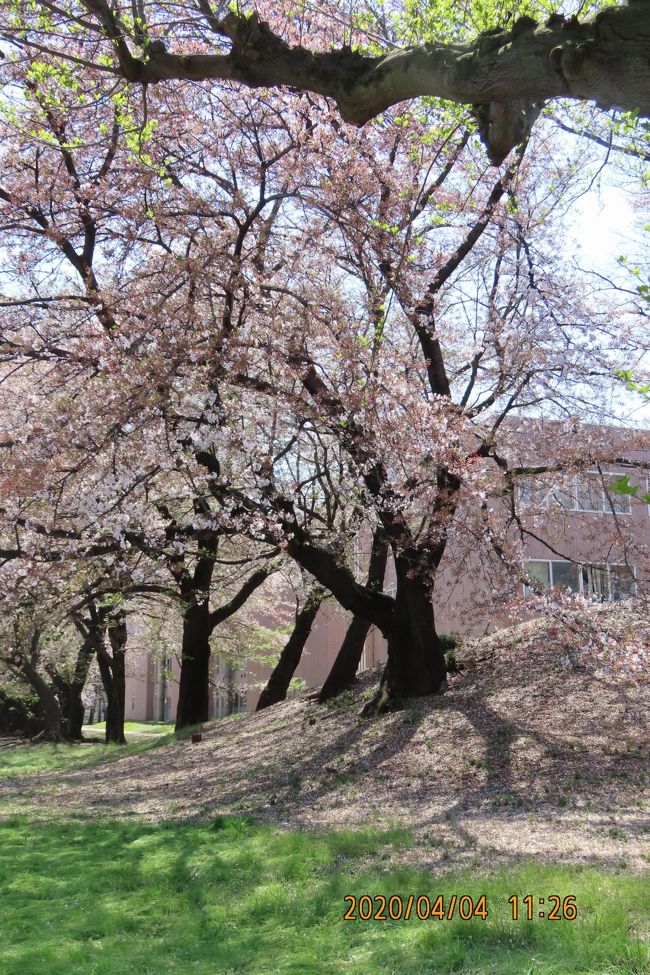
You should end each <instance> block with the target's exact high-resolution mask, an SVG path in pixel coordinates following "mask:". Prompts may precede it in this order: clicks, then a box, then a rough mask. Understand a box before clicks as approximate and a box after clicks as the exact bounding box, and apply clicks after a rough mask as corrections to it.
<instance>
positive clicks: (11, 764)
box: [0, 734, 174, 971]
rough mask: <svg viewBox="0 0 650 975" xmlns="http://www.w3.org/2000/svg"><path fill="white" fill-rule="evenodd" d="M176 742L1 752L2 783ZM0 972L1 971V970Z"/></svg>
mask: <svg viewBox="0 0 650 975" xmlns="http://www.w3.org/2000/svg"><path fill="white" fill-rule="evenodd" d="M173 740H174V735H173V734H170V735H164V736H163V735H159V736H154V735H152V736H151V740H150V741H146V740H145V741H137V742H130V743H129V744H127V745H105V744H103V743H102V742H92V743H85V744H84V743H82V744H78V745H71V744H65V743H64V744H61V745H49V744H40V743H39V744H37V745H28V744H25V745H17V746H12V747H4V748H0V779H6V778H14V777H20V776H23V775H34V774H36V773H38V772H52V771H55V770H57V769H75V768H85V767H87V766H89V765H97V764H99V763H101V762H107V761H112V760H114V759H116V758H122V757H123V756H124V755H136V754H138V753H139V752H144V751H148V750H149V749H150V748H156V747H158V746H160V745H164V744H167V743H168V742H170V741H173ZM0 971H1V970H0Z"/></svg>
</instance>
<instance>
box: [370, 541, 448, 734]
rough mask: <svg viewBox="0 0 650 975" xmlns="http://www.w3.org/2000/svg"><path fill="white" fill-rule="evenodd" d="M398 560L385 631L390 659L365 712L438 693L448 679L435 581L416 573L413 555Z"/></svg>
mask: <svg viewBox="0 0 650 975" xmlns="http://www.w3.org/2000/svg"><path fill="white" fill-rule="evenodd" d="M395 563H396V573H397V591H396V594H395V613H394V618H393V620H392V621H391V624H390V626H389V627H387V628H386V630H385V631H384V636H385V637H386V639H387V641H388V662H387V663H386V667H385V668H384V673H383V675H382V678H381V684H380V686H379V690H378V692H377V694H376V695H375V697H374V698H373V699H372V701H370V702H369V703H368V705H366V707H365V708H364V710H363V712H362V713H363V714H364V715H368V714H379V713H380V712H381V711H383V710H384V709H385V708H386V707H387V706H396V705H397V706H398V705H399V704H400V703H401V702H402V701H403V700H404V699H405V698H409V697H421V696H424V695H426V694H435V693H436V692H438V691H439V690H440V689H441V688H442V687H443V685H444V683H445V680H446V675H447V667H446V664H445V655H444V653H443V650H442V647H441V645H440V642H439V640H438V634H437V633H436V627H435V620H434V614H433V603H432V600H431V596H432V591H431V584H430V583H429V582H428V581H426V580H424V579H422V578H421V577H420V576H417V575H413V574H412V572H413V570H412V564H411V563H412V560H411V559H410V558H408V557H405V556H402V557H399V556H398V558H397V559H396V560H395Z"/></svg>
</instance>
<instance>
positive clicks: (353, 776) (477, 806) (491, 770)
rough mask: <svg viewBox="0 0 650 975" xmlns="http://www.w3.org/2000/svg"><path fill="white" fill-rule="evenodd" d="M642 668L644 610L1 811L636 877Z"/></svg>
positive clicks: (94, 774)
mask: <svg viewBox="0 0 650 975" xmlns="http://www.w3.org/2000/svg"><path fill="white" fill-rule="evenodd" d="M649 651H650V623H649V622H648V619H647V616H645V614H644V613H642V612H641V611H639V610H638V608H637V609H635V610H634V611H632V610H631V609H629V608H628V607H623V606H621V607H616V608H614V609H612V608H608V609H607V610H605V609H597V610H590V611H587V612H583V613H582V614H580V613H577V614H576V613H573V614H572V613H564V614H562V618H561V619H560V620H559V621H558V619H557V618H556V619H555V620H554V621H553V622H549V621H548V620H537V621H533V622H532V623H525V624H521V625H520V626H518V627H514V628H512V629H510V630H507V631H501V632H500V633H497V634H494V635H493V636H491V637H489V638H483V639H482V640H480V641H474V642H472V643H468V644H466V645H465V646H464V648H463V649H462V651H461V652H460V653H459V660H461V661H465V664H466V669H464V670H463V671H461V672H460V673H458V674H454V675H451V677H450V682H449V687H448V689H447V690H446V692H445V693H444V694H441V695H439V696H436V697H434V698H422V699H417V700H414V701H412V702H410V703H409V704H408V705H407V706H406V707H405V708H404V709H403V710H401V711H396V712H394V713H391V714H387V715H384V716H382V717H380V718H376V719H372V720H366V721H360V720H359V711H360V710H361V707H362V704H363V703H364V701H365V700H367V699H368V697H369V696H370V695H371V694H372V692H373V690H374V687H375V686H376V681H377V677H378V675H377V674H376V673H367V674H366V675H364V676H363V677H362V679H361V680H360V681H359V684H358V686H357V688H356V689H355V691H354V692H353V693H350V694H346V695H343V696H342V697H341V698H339V699H338V700H336V701H334V702H332V703H331V704H330V705H328V706H320V705H318V704H317V703H316V702H315V701H314V700H313V699H310V697H309V695H308V694H302V695H298V696H295V697H292V698H291V699H290V700H289V701H287V702H285V703H283V704H280V705H277V706H275V707H273V708H270V709H268V710H266V711H264V712H262V713H260V714H254V715H248V716H241V717H233V718H226V719H221V720H219V721H215V722H212V723H211V724H209V725H206V726H205V728H204V730H203V740H202V741H201V742H200V743H198V744H192V743H191V742H190V740H189V739H186V740H182V741H178V742H175V743H174V744H172V745H169V746H166V747H162V748H157V749H153V750H151V751H149V752H146V753H144V754H142V755H136V756H130V757H129V756H125V757H124V758H122V759H119V760H117V761H112V762H110V763H109V764H106V765H99V766H96V767H93V768H89V769H83V770H78V771H73V772H70V771H65V772H59V773H56V774H55V773H48V774H42V775H39V776H34V777H31V778H24V779H22V780H16V779H14V780H6V781H4V782H2V783H0V799H5V800H6V799H8V798H10V799H11V805H12V807H13V809H14V810H15V811H22V810H25V811H26V810H30V811H31V812H34V813H37V814H40V815H46V816H47V815H84V816H87V815H91V816H98V817H99V816H118V817H126V816H129V817H131V816H136V817H143V818H146V819H151V820H164V819H170V818H174V819H176V818H185V817H189V818H199V819H202V818H207V817H211V816H214V815H216V814H219V813H240V814H241V813H246V814H249V815H252V816H254V817H256V818H259V819H262V820H265V821H268V822H273V823H277V824H280V825H286V826H291V827H298V828H305V829H314V828H346V827H347V828H359V827H363V826H379V827H381V826H384V825H399V824H402V825H404V826H405V827H407V828H409V829H410V830H412V832H413V834H414V837H415V843H414V845H413V847H412V848H411V849H410V850H407V851H405V852H404V860H405V862H409V863H413V864H418V865H420V866H426V867H440V866H442V865H444V864H445V863H449V864H451V862H452V861H453V863H454V865H456V864H458V863H459V862H466V863H467V865H468V866H472V865H476V866H478V865H481V867H482V868H484V869H485V868H487V867H490V866H493V865H497V864H500V863H503V864H504V865H505V864H506V863H508V862H512V861H513V860H517V859H519V858H521V857H530V856H535V857H539V858H541V859H543V860H544V861H547V862H548V861H558V862H564V863H593V864H594V865H596V864H598V865H607V866H610V867H612V866H613V867H619V868H621V869H623V868H627V869H630V870H635V871H640V870H643V869H644V868H647V864H648V861H649V860H650V853H649V845H648V842H647V840H648V837H649V836H650V827H649V825H648V819H647V810H648V791H647V772H648V751H649V749H648V745H649V736H648V696H649V695H648V683H647V670H646V669H645V666H646V664H647V659H648V652H649ZM89 747H92V746H89ZM5 808H6V806H5Z"/></svg>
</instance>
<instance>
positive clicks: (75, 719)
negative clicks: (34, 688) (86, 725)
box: [52, 637, 95, 741]
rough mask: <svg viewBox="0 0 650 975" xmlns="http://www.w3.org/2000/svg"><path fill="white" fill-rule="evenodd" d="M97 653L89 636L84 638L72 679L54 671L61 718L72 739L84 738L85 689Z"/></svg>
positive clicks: (65, 730)
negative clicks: (83, 694) (83, 696)
mask: <svg viewBox="0 0 650 975" xmlns="http://www.w3.org/2000/svg"><path fill="white" fill-rule="evenodd" d="M94 654H95V647H94V646H93V642H92V640H91V639H90V638H89V637H88V638H86V639H84V641H83V643H82V644H81V647H80V648H79V652H78V654H77V662H76V664H75V669H74V674H73V677H72V680H70V681H67V680H65V679H64V678H63V677H61V675H60V674H59V673H57V672H56V670H53V671H52V680H53V681H54V686H55V687H56V692H57V695H58V698H59V704H60V707H61V720H62V725H63V730H64V732H65V736H66V738H68V739H70V741H81V740H82V739H83V735H82V728H83V721H84V710H85V709H84V704H83V700H82V696H81V695H82V693H83V689H84V687H85V685H86V679H87V677H88V671H89V670H90V663H91V661H92V659H93V656H94Z"/></svg>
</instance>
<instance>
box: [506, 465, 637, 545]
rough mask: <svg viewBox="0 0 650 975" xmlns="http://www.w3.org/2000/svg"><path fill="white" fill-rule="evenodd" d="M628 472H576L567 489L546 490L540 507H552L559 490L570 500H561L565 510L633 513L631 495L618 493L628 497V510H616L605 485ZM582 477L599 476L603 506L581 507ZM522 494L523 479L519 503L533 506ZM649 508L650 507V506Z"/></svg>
mask: <svg viewBox="0 0 650 975" xmlns="http://www.w3.org/2000/svg"><path fill="white" fill-rule="evenodd" d="M627 473H629V472H628V471H602V472H601V471H591V470H590V471H582V472H581V473H580V474H574V475H573V476H572V477H571V479H570V482H569V485H568V486H567V488H566V489H559V491H558V489H556V488H554V487H549V488H548V490H547V491H546V494H545V495H544V498H543V499H542V502H541V504H540V505H539V507H540V508H550V507H551V498H552V497H553V495H554V494H555V493H556V492H557V493H561V494H564V495H566V497H567V499H568V500H569V502H570V503H569V504H568V505H564V504H562V502H560V505H561V507H563V508H564V510H565V511H575V512H578V513H579V514H595V515H612V514H614V515H631V514H632V499H631V497H630V496H629V495H625V494H621V495H618V497H620V498H626V499H627V510H626V511H616V510H614V508H613V505H612V504H611V503H610V495H609V494H608V493H607V491H606V489H605V485H604V484H603V481H606V480H607V479H608V478H617V477H625V475H626V474H627ZM581 477H597V478H598V480H599V482H600V483H599V492H600V496H601V506H600V508H581V507H580V504H579V501H578V491H579V483H580V478H581ZM522 495H523V482H522V481H519V482H518V484H517V498H518V502H519V505H520V506H521V507H523V508H529V507H533V506H532V505H528V504H526V503H525V502H524V501H522ZM649 509H650V506H649ZM542 561H544V560H542ZM556 561H559V560H556Z"/></svg>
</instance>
